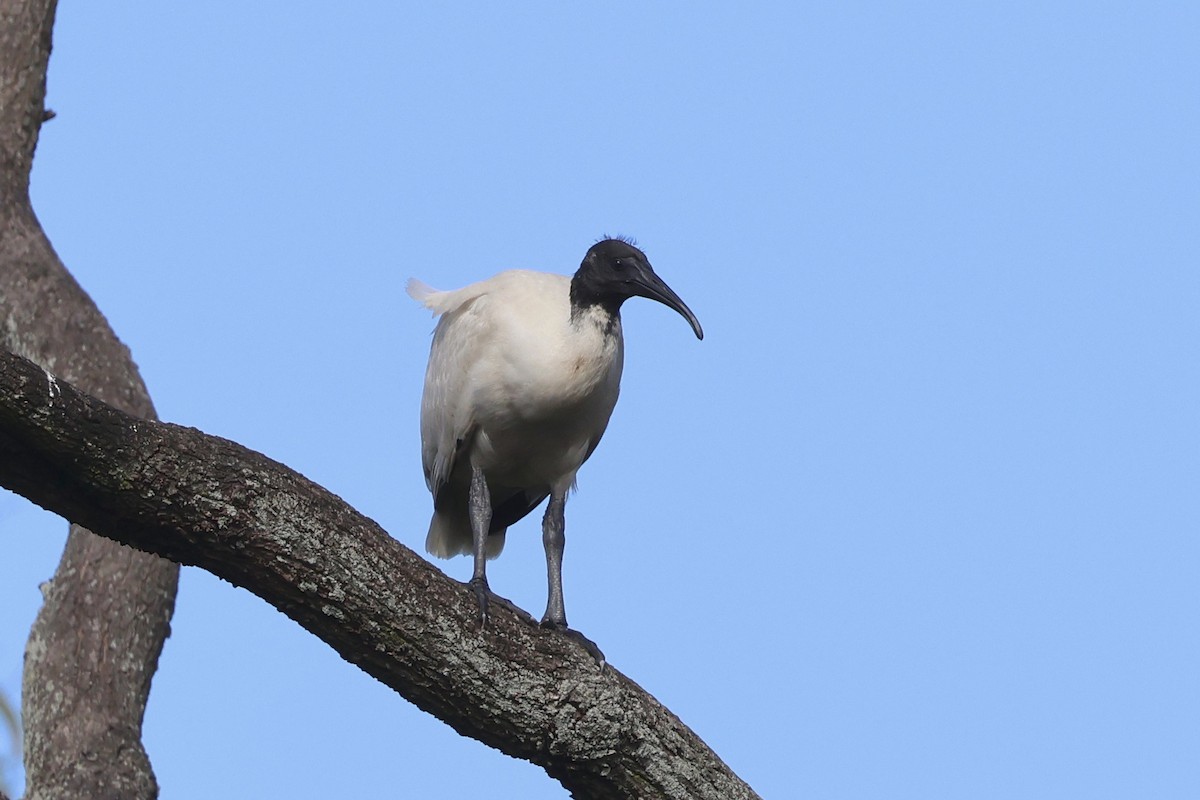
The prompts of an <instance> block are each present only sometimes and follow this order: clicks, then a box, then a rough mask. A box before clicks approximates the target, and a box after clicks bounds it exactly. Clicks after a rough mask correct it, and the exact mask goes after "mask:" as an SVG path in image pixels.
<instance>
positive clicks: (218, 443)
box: [0, 353, 756, 800]
mask: <svg viewBox="0 0 1200 800" xmlns="http://www.w3.org/2000/svg"><path fill="white" fill-rule="evenodd" d="M18 465H19V466H18ZM0 485H3V486H6V487H8V488H10V489H12V490H13V491H16V492H18V493H20V494H22V495H24V496H25V497H28V498H29V499H30V500H32V501H33V502H35V503H37V504H39V505H41V506H43V507H45V508H48V509H50V510H52V511H54V512H55V513H57V514H61V515H63V516H65V517H68V518H70V519H74V520H78V521H79V522H80V523H82V524H85V525H87V526H88V527H89V528H90V529H91V530H94V531H96V532H97V533H99V534H101V535H103V536H109V537H112V538H113V539H115V540H117V541H121V542H123V543H125V544H129V545H132V546H134V547H138V548H141V549H144V550H147V551H149V552H154V553H157V554H159V555H162V556H165V557H167V558H170V559H172V560H175V561H179V562H180V563H183V564H193V565H196V566H198V567H201V568H203V569H206V570H208V571H209V572H212V573H213V574H215V575H217V576H219V577H221V578H224V579H226V580H228V581H230V582H231V583H234V584H236V585H238V586H242V587H245V588H246V589H248V590H250V591H251V592H254V593H255V594H256V595H258V596H259V597H261V598H263V599H264V600H266V601H267V602H269V603H271V604H272V605H274V606H275V607H276V608H278V609H279V610H280V611H282V612H284V613H285V614H287V615H288V616H290V617H291V618H292V619H294V620H296V621H297V622H299V623H300V624H301V625H302V626H304V627H305V628H306V629H308V630H309V631H311V632H312V633H313V634H315V635H316V636H318V637H320V638H321V639H322V640H324V641H325V642H326V643H328V644H329V645H330V646H331V647H333V648H334V649H335V650H336V651H337V652H338V653H339V654H341V655H342V657H343V658H345V659H346V660H347V661H350V662H351V663H353V664H356V665H358V666H359V667H361V668H362V669H363V670H365V671H366V672H367V673H369V674H370V675H372V676H374V677H375V678H377V679H378V680H379V681H381V682H382V683H384V684H386V685H387V686H390V687H391V688H393V689H395V690H396V691H397V692H399V693H400V694H401V695H403V696H404V697H405V698H407V699H408V700H410V701H411V702H412V703H414V704H415V705H416V706H418V707H419V708H421V709H423V710H425V711H428V712H429V713H431V714H433V715H435V716H437V717H438V718H439V719H441V720H443V721H445V722H446V723H447V724H449V725H450V726H451V727H453V728H454V729H455V730H457V731H458V732H459V733H461V734H463V735H465V736H471V737H473V738H475V739H478V740H479V741H481V742H484V743H485V744H488V745H490V746H492V747H495V748H497V749H499V750H501V751H503V752H505V753H507V754H509V755H512V756H515V757H517V758H522V759H526V760H529V761H532V762H533V763H535V764H538V765H540V766H542V767H544V768H545V770H546V771H547V772H548V773H549V774H550V775H552V776H553V777H555V778H557V779H558V780H559V781H561V782H562V784H563V785H564V786H565V787H566V788H567V789H568V790H569V791H571V792H572V793H573V794H574V795H575V796H576V797H579V798H626V799H631V798H689V799H691V798H712V800H718V799H719V800H734V799H735V798H750V797H755V796H756V795H755V794H754V793H753V791H752V790H751V789H750V788H749V787H748V786H746V785H745V784H744V783H743V782H742V781H741V780H739V779H738V778H737V776H735V775H734V774H733V773H732V772H731V771H730V770H729V768H728V767H727V766H726V765H725V764H724V763H723V762H722V761H721V760H720V759H719V758H718V757H717V756H716V754H715V753H713V752H712V751H711V750H710V749H709V748H708V747H707V746H706V745H705V744H704V743H703V742H702V741H701V740H700V739H699V738H698V737H697V736H696V735H695V734H694V733H693V732H692V731H691V730H689V729H688V728H687V727H686V726H685V725H684V724H683V723H682V722H680V721H679V719H678V718H676V717H675V715H674V714H672V713H671V712H670V711H669V710H667V709H666V708H664V707H663V706H662V705H660V704H659V703H658V702H657V701H656V700H655V699H654V698H653V697H651V696H650V695H648V694H646V692H645V691H643V690H642V689H641V688H640V687H639V686H637V685H636V684H635V683H633V682H632V681H630V680H629V679H628V678H626V677H625V676H623V675H621V674H620V673H619V672H617V671H616V670H614V669H612V668H608V669H606V670H604V671H601V670H600V669H598V668H597V666H596V663H595V662H594V661H593V660H592V658H591V657H590V656H589V655H588V654H587V653H586V652H585V651H584V650H583V648H582V647H580V646H579V645H577V644H576V643H574V642H573V641H572V640H570V639H568V638H566V637H564V636H562V635H561V634H558V633H556V632H553V631H547V630H543V629H542V628H540V627H538V625H537V622H536V621H535V620H534V619H533V618H532V617H530V616H529V615H528V614H526V613H524V612H522V611H520V610H518V609H515V608H513V607H512V606H510V605H508V604H504V603H500V602H497V603H494V604H493V608H492V616H491V620H490V621H489V623H488V627H487V628H486V629H484V630H481V629H480V627H479V621H478V609H477V606H476V604H475V599H474V595H473V594H472V593H471V592H470V591H469V589H467V588H466V586H465V585H464V584H460V583H458V582H456V581H452V580H451V579H449V578H447V577H446V576H444V575H443V574H442V573H441V572H439V571H438V570H437V569H435V568H434V567H433V566H432V565H430V564H428V563H427V562H426V561H424V560H423V559H422V558H420V557H419V556H417V555H416V554H415V553H413V552H412V551H411V550H409V549H408V548H406V547H404V546H403V545H402V544H400V543H399V542H397V541H396V540H394V539H392V538H391V537H389V536H388V535H387V534H386V533H385V532H384V531H383V530H382V529H380V527H379V526H378V525H377V524H376V523H374V522H373V521H371V520H370V519H368V518H366V517H364V516H362V515H361V514H359V513H358V512H356V511H355V510H354V509H352V508H350V507H349V506H348V505H346V503H345V502H343V501H342V500H341V499H340V498H338V497H336V496H335V495H333V494H331V493H330V492H329V491H327V490H325V489H323V488H321V487H320V486H317V485H316V484H314V483H312V482H311V481H309V480H307V479H306V478H304V477H303V476H302V475H299V474H297V473H296V472H294V471H292V470H290V469H288V468H287V467H285V466H283V465H281V464H279V463H276V462H274V461H272V460H271V459H269V458H267V457H266V456H263V455H261V454H259V453H256V452H254V451H251V450H248V449H246V448H244V447H242V446H241V445H238V444H236V443H234V442H230V441H227V440H224V439H220V438H217V437H215V436H209V435H206V434H204V433H202V432H200V431H197V430H194V429H191V428H183V427H179V426H176V425H170V424H164V423H158V422H150V421H146V420H139V419H136V418H134V417H131V416H129V415H127V414H124V413H121V412H120V411H118V410H116V409H114V408H112V407H110V406H107V405H105V404H104V403H102V402H100V401H98V400H96V399H95V398H92V397H89V396H88V395H85V394H83V393H81V392H79V391H77V390H76V389H75V388H74V387H72V386H71V385H70V384H68V383H67V382H66V381H64V380H62V379H59V378H56V377H55V376H53V375H52V374H50V373H49V372H46V371H44V370H43V369H41V368H39V367H37V366H36V365H34V364H32V363H30V362H28V361H26V360H24V359H22V358H20V357H18V356H15V355H11V354H5V353H0Z"/></svg>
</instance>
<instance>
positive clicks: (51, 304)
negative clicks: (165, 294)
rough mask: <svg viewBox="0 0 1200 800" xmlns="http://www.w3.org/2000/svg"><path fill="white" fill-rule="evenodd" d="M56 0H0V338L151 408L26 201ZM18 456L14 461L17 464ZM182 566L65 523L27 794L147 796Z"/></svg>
mask: <svg viewBox="0 0 1200 800" xmlns="http://www.w3.org/2000/svg"><path fill="white" fill-rule="evenodd" d="M54 11H55V3H54V2H53V0H0V341H2V342H3V345H4V347H5V348H6V349H8V350H11V351H12V352H14V353H19V354H21V355H23V356H25V357H26V358H29V359H31V360H33V361H34V362H36V363H38V364H40V365H42V366H43V367H45V368H46V369H49V370H52V371H54V373H56V374H57V375H61V376H62V377H63V378H64V379H65V380H69V381H70V382H72V383H74V384H76V385H78V386H79V387H81V388H82V389H84V390H85V391H87V392H88V393H90V394H92V395H94V396H96V397H99V398H102V399H104V400H105V402H107V403H110V404H112V405H113V406H115V407H117V408H120V409H122V410H124V411H126V412H127V413H129V414H133V415H135V416H138V417H143V418H148V419H152V418H153V417H154V407H153V405H152V404H151V402H150V397H149V395H148V394H147V392H146V388H145V386H144V385H143V384H142V381H141V378H140V377H139V375H138V372H137V368H136V367H135V366H134V364H133V362H132V361H131V360H130V357H129V351H128V349H127V348H126V347H125V346H124V345H122V344H121V343H120V341H118V340H117V338H116V336H115V335H114V334H113V332H112V330H111V329H110V328H109V326H108V323H107V322H106V321H105V320H104V317H103V316H102V315H101V314H100V312H99V311H98V310H97V309H96V307H95V305H94V304H93V303H92V301H91V299H90V298H89V297H88V296H87V294H85V293H84V291H83V290H82V289H81V288H80V287H79V285H78V284H77V283H76V282H75V281H74V279H73V278H72V277H71V275H70V274H69V273H68V272H67V270H66V268H65V267H64V266H63V264H62V262H60V261H59V259H58V256H57V255H56V254H55V252H54V249H53V248H52V247H51V245H50V242H49V241H48V240H47V238H46V236H45V234H44V233H43V231H42V228H41V225H40V224H39V223H38V221H37V217H36V216H35V215H34V212H33V208H32V206H31V204H30V200H29V177H30V170H31V167H32V165H33V153H34V149H35V147H36V145H37V138H38V133H39V131H40V128H41V124H42V122H43V121H44V120H45V119H46V118H47V116H48V115H47V114H46V112H45V110H44V100H45V94H46V66H47V63H48V61H49V57H50V39H51V30H52V27H53V22H54ZM14 466H16V467H17V468H20V465H19V464H18V465H14ZM178 574H179V568H178V566H177V565H175V564H173V563H171V562H169V561H166V560H163V559H161V558H157V557H154V556H150V555H147V554H145V553H141V552H137V551H135V550H131V549H130V548H128V547H124V546H122V545H120V544H116V543H114V542H113V541H111V540H109V539H104V538H100V537H98V536H94V535H92V534H91V533H89V532H88V531H87V530H86V529H84V528H82V527H79V526H78V525H72V526H71V527H70V532H69V534H68V537H67V545H66V548H65V549H64V551H63V556H62V560H61V562H60V563H59V566H58V569H57V571H56V572H55V575H54V577H53V579H51V580H50V581H49V582H48V583H47V584H45V585H44V586H43V594H44V596H45V605H44V606H43V607H42V610H41V612H40V613H39V614H38V617H37V621H36V622H35V623H34V626H33V630H32V631H31V633H30V637H29V644H28V646H27V648H26V652H25V671H24V679H23V685H22V716H23V720H24V729H25V780H26V797H27V799H28V800H34V798H38V799H39V800H40V799H42V798H82V797H87V798H110V797H111V798H153V797H156V796H157V795H158V787H157V784H156V783H155V780H154V773H153V771H152V770H151V768H150V762H149V760H148V758H147V756H146V753H145V750H144V749H143V747H142V743H141V733H142V718H143V715H144V713H145V708H146V699H147V696H148V694H149V691H150V680H151V677H152V676H153V674H154V670H155V668H156V667H157V664H158V657H159V654H160V653H161V652H162V646H163V641H164V639H165V638H166V636H167V633H168V630H169V623H170V618H171V612H172V610H173V608H174V604H175V589H176V584H177V581H178Z"/></svg>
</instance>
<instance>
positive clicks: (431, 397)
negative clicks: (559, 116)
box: [408, 279, 486, 502]
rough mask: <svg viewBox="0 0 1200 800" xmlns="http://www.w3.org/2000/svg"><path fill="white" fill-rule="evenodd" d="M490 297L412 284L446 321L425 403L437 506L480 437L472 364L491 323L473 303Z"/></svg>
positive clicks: (424, 436)
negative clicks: (470, 386)
mask: <svg viewBox="0 0 1200 800" xmlns="http://www.w3.org/2000/svg"><path fill="white" fill-rule="evenodd" d="M484 293H485V289H484V287H481V286H480V285H479V284H472V285H471V286H467V287H464V288H462V289H457V290H454V291H449V292H439V291H437V290H436V289H433V288H431V287H429V286H427V285H426V284H424V283H422V282H421V281H419V280H416V279H411V280H409V282H408V294H409V296H410V297H412V298H413V299H414V300H416V301H418V302H420V303H421V304H422V305H423V306H425V307H426V308H428V309H430V310H431V311H433V313H434V315H435V316H440V317H441V318H440V319H439V320H438V324H437V328H436V329H435V330H434V332H433V344H432V346H431V347H430V350H429V367H428V368H427V369H426V371H425V391H424V394H423V395H422V397H421V461H422V465H423V467H424V470H425V483H426V485H427V486H428V487H429V491H430V492H431V493H432V494H433V496H434V500H435V502H436V501H437V499H438V496H439V495H440V494H441V492H442V490H443V488H445V486H446V484H447V483H448V482H449V480H450V475H451V473H452V472H453V470H454V465H455V462H456V459H457V456H458V454H459V453H460V452H461V451H462V450H463V448H464V447H466V446H468V445H469V444H470V441H471V438H472V437H473V436H474V428H475V420H474V418H473V416H472V413H471V403H470V400H471V398H470V396H469V392H467V385H466V384H467V379H468V375H469V374H470V364H471V361H472V360H473V359H474V358H476V357H477V354H475V353H473V352H472V351H471V349H470V343H471V341H472V338H473V337H474V336H476V335H477V334H478V332H479V328H480V327H481V325H483V324H485V322H484V320H483V319H482V315H479V314H470V313H468V312H469V309H470V306H471V305H472V301H474V300H475V299H477V298H478V297H480V296H481V295H482V294H484ZM484 340H486V338H485V339H484ZM476 341H478V339H476Z"/></svg>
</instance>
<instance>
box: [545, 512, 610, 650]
mask: <svg viewBox="0 0 1200 800" xmlns="http://www.w3.org/2000/svg"><path fill="white" fill-rule="evenodd" d="M566 505H567V495H566V493H565V492H564V493H563V494H562V495H561V496H560V495H556V494H551V495H550V503H549V504H548V505H547V506H546V516H545V517H543V518H542V544H543V545H545V547H546V582H547V583H548V584H549V587H550V596H549V599H548V600H547V601H546V614H545V616H543V617H542V627H543V628H553V629H555V630H559V631H562V632H563V633H565V634H566V635H567V636H568V638H571V639H574V640H575V641H576V642H578V643H579V644H581V645H583V649H584V650H587V651H588V654H589V655H591V657H592V658H594V659H595V660H596V663H597V664H599V665H600V669H604V653H602V652H600V648H599V647H597V646H596V643H595V642H593V641H592V640H591V639H589V638H587V637H586V636H584V635H583V634H582V633H580V632H579V631H577V630H574V629H571V628H568V627H567V611H566V609H565V608H564V607H563V590H562V557H563V548H564V547H565V546H566V544H567V536H566V522H565V519H564V518H565V514H564V513H563V512H564V510H565V508H566Z"/></svg>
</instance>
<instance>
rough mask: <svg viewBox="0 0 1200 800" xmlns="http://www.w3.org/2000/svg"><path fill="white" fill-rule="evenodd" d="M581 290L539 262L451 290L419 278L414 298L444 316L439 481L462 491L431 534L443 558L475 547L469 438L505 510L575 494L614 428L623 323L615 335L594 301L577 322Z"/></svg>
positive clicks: (430, 426)
mask: <svg viewBox="0 0 1200 800" xmlns="http://www.w3.org/2000/svg"><path fill="white" fill-rule="evenodd" d="M570 286H571V279H570V278H568V277H566V276H565V275H551V274H548V273H545V272H532V271H530V270H510V271H508V272H502V273H500V274H499V275H496V276H495V277H493V278H489V279H488V280H486V281H480V282H479V283H473V284H471V285H470V286H466V287H464V288H462V289H457V290H455V291H449V292H438V291H434V290H432V289H430V288H429V287H427V286H425V285H424V284H421V283H420V282H418V281H410V282H409V294H410V295H411V296H412V297H413V298H414V299H416V300H418V301H420V302H421V304H422V305H424V306H425V307H426V308H428V309H430V310H432V311H433V312H434V313H435V314H437V315H440V316H441V319H440V320H439V321H438V326H437V330H436V331H435V332H434V335H433V347H432V349H431V350H430V353H429V368H428V370H427V371H426V373H425V394H424V396H423V398H422V401H421V460H422V463H423V465H424V467H425V474H426V477H427V481H428V482H429V487H430V489H431V490H434V489H435V487H445V489H440V488H439V490H444V491H449V492H450V493H451V497H452V498H454V499H452V500H450V501H449V502H446V503H443V504H441V506H440V507H439V508H437V509H436V510H435V511H434V514H433V520H432V521H431V522H430V524H429V535H428V536H427V537H426V539H425V549H426V550H428V551H429V552H430V553H432V554H433V555H435V556H438V557H439V558H450V557H451V556H456V555H460V554H466V553H470V552H471V538H472V536H471V520H470V516H469V514H468V513H467V493H468V488H469V486H470V483H471V475H470V469H469V464H468V463H466V462H465V461H459V462H458V464H457V466H458V469H457V470H456V469H455V466H456V455H457V453H458V451H459V447H460V446H459V444H458V443H459V442H463V443H464V444H466V443H469V446H470V448H471V454H472V457H473V459H474V461H475V463H476V464H478V465H479V467H480V468H481V469H482V470H483V473H484V475H485V476H486V477H487V482H488V488H489V489H490V491H491V495H492V508H493V509H495V508H497V507H498V506H499V505H500V504H502V503H503V502H505V501H506V500H509V499H510V498H512V497H514V496H516V495H518V494H523V495H525V496H528V497H529V498H530V500H529V503H527V504H525V505H536V504H537V503H539V502H541V500H542V499H544V498H545V497H546V496H547V495H548V494H549V493H550V492H552V491H555V490H558V491H561V492H564V493H565V492H566V491H567V489H569V488H570V487H571V486H572V485H573V484H574V482H575V474H576V472H578V470H579V467H580V466H582V464H583V462H584V461H586V460H587V458H588V456H590V455H591V454H592V451H593V450H595V449H596V445H597V444H598V443H599V442H600V437H601V436H603V435H604V429H605V428H606V427H607V426H608V419H609V417H610V416H611V415H612V410H613V407H614V406H616V403H617V395H618V393H619V392H620V389H621V367H622V364H623V362H624V342H623V337H622V335H621V329H620V320H619V319H617V320H615V326H616V329H615V331H612V332H606V330H605V324H606V322H607V320H606V319H605V318H604V316H605V315H603V314H602V313H598V312H597V310H595V309H592V310H590V311H587V312H585V313H584V314H583V315H582V316H583V319H578V320H574V321H573V320H572V319H571V315H570V313H569V309H570V299H569V292H570ZM535 498H536V499H535ZM456 500H458V501H460V502H456ZM493 513H494V512H493ZM522 516H524V514H522ZM514 521H515V520H514ZM506 527H507V526H506ZM503 548H504V530H497V531H494V532H493V533H492V534H491V535H490V536H489V537H488V543H487V557H488V558H495V557H496V556H498V555H499V554H500V551H501V550H502V549H503Z"/></svg>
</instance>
